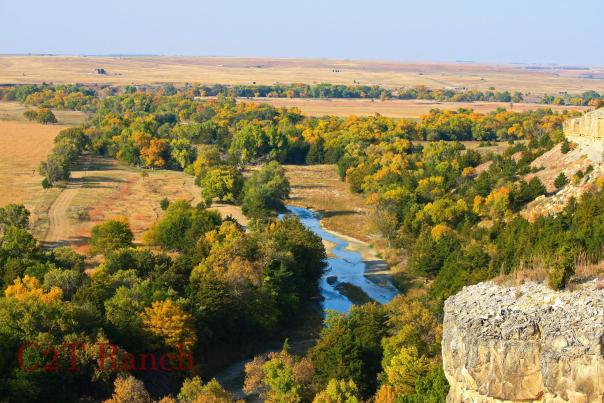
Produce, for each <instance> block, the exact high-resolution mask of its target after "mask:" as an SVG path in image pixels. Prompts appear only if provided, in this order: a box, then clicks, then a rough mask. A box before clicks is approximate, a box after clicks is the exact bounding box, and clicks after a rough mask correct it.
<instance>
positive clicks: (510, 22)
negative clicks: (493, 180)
mask: <svg viewBox="0 0 604 403" xmlns="http://www.w3.org/2000/svg"><path fill="white" fill-rule="evenodd" d="M603 21H604V0H500V1H492V0H480V1H479V0H399V1H395V0H367V1H358V0H346V1H342V0H323V1H317V0H301V1H291V0H289V1H288V0H215V1H207V0H197V1H195V0H164V1H157V0H146V1H142V0H77V1H76V0H52V1H49V0H37V1H32V0H0V53H53V54H68V55H75V54H88V55H95V54H159V55H194V56H261V57H286V58H291V57H293V58H297V57H303V58H330V59H357V60H394V61H458V60H463V61H475V62H494V63H513V62H524V63H558V64H565V65H604V52H603V51H602V49H603V44H604V24H603Z"/></svg>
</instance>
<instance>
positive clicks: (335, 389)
mask: <svg viewBox="0 0 604 403" xmlns="http://www.w3.org/2000/svg"><path fill="white" fill-rule="evenodd" d="M361 401H362V400H361V398H360V395H359V388H357V385H355V383H354V382H353V381H348V382H347V381H343V380H337V379H331V380H330V381H329V383H328V384H327V387H326V388H325V390H322V391H321V392H319V393H318V394H317V395H316V396H315V398H314V399H313V403H360V402H361Z"/></svg>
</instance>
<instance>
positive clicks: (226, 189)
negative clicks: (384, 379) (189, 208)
mask: <svg viewBox="0 0 604 403" xmlns="http://www.w3.org/2000/svg"><path fill="white" fill-rule="evenodd" d="M201 188H202V189H201V195H202V196H203V197H204V199H206V200H212V199H213V198H214V197H217V198H218V199H219V200H220V201H223V200H226V201H229V202H235V201H236V200H237V199H238V198H239V194H240V193H241V189H242V188H243V176H242V175H241V172H239V170H238V169H237V168H235V167H231V166H221V167H216V168H211V169H210V170H209V171H208V172H207V173H206V174H205V176H204V177H203V179H202V180H201Z"/></svg>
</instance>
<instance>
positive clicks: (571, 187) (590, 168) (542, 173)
mask: <svg viewBox="0 0 604 403" xmlns="http://www.w3.org/2000/svg"><path fill="white" fill-rule="evenodd" d="M596 112H598V111H596ZM592 113H593V112H592ZM589 115H590V114H587V115H586V116H589ZM592 134H594V135H598V133H597V132H594V133H592ZM602 135H604V133H603V134H602ZM567 139H568V141H569V145H570V151H568V152H567V153H563V152H562V144H558V145H556V146H555V147H554V148H553V149H551V150H550V151H548V152H546V153H545V154H543V155H542V156H540V157H538V158H536V159H535V160H534V161H533V162H532V163H531V167H533V168H536V169H539V171H538V172H536V173H534V174H529V175H527V176H526V177H525V178H524V179H525V180H526V181H529V180H530V179H531V178H532V177H534V176H536V177H538V178H539V179H540V180H541V182H542V183H543V184H544V185H545V187H546V190H547V192H548V194H546V195H543V196H540V197H538V198H537V199H535V200H534V201H532V202H531V203H529V204H528V205H527V206H526V208H525V209H524V212H523V215H524V216H525V217H528V218H535V217H537V216H540V215H545V214H555V213H557V212H559V211H560V210H562V209H563V208H564V206H565V205H566V204H567V203H568V201H569V200H570V199H571V198H578V197H580V196H581V195H582V194H584V193H585V192H586V191H588V190H590V189H593V188H594V185H596V183H600V182H599V181H601V178H602V177H603V176H604V165H603V163H604V139H602V138H599V137H595V136H592V135H590V136H580V135H576V133H572V135H568V132H567ZM561 172H562V173H564V174H565V175H566V177H567V178H568V179H569V183H568V184H567V185H565V186H564V187H562V188H561V189H556V186H555V184H554V181H555V179H556V177H557V176H558V175H560V173H561Z"/></svg>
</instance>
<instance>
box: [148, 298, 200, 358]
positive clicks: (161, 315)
mask: <svg viewBox="0 0 604 403" xmlns="http://www.w3.org/2000/svg"><path fill="white" fill-rule="evenodd" d="M141 318H142V320H143V325H144V327H145V329H146V330H147V331H148V332H149V333H151V334H153V335H155V336H158V337H159V338H161V339H162V340H163V343H164V344H165V345H166V346H169V347H174V348H177V347H179V346H182V347H183V348H185V349H190V348H191V347H193V346H194V345H195V343H196V342H197V335H196V334H195V329H194V328H193V324H192V319H191V315H189V314H188V313H187V312H185V311H184V310H183V309H182V308H181V307H180V306H178V305H177V304H176V303H174V302H173V301H172V300H170V299H167V300H165V301H156V302H154V303H153V304H152V305H151V307H148V308H146V309H145V310H144V311H143V312H142V313H141Z"/></svg>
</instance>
